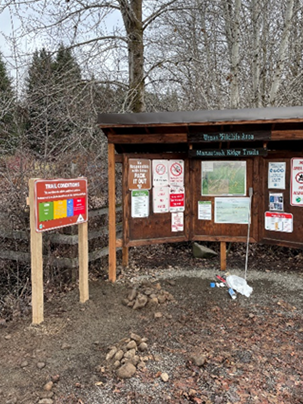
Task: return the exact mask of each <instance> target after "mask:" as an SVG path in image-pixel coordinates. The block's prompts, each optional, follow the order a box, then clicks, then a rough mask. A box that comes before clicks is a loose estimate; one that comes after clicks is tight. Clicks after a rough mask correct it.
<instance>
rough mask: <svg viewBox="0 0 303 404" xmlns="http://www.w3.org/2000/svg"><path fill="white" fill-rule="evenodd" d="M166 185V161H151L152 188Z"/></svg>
mask: <svg viewBox="0 0 303 404" xmlns="http://www.w3.org/2000/svg"><path fill="white" fill-rule="evenodd" d="M166 185H168V160H153V186H154V187H165V186H166Z"/></svg>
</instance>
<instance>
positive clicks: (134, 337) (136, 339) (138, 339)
mask: <svg viewBox="0 0 303 404" xmlns="http://www.w3.org/2000/svg"><path fill="white" fill-rule="evenodd" d="M130 337H131V339H133V340H134V341H136V342H137V343H139V344H140V342H141V340H142V338H141V337H140V335H138V334H135V333H133V332H132V333H131V334H130Z"/></svg>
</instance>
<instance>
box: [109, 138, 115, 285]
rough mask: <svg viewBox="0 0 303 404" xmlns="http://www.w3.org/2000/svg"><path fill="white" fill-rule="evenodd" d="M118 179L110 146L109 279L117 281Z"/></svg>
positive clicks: (112, 149)
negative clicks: (116, 189) (116, 190)
mask: <svg viewBox="0 0 303 404" xmlns="http://www.w3.org/2000/svg"><path fill="white" fill-rule="evenodd" d="M115 188H116V177H115V146H114V144H112V143H109V144H108V205H109V208H108V231H109V235H108V278H109V280H110V281H111V282H115V281H116V259H117V257H116V193H115Z"/></svg>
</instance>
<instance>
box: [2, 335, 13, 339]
mask: <svg viewBox="0 0 303 404" xmlns="http://www.w3.org/2000/svg"><path fill="white" fill-rule="evenodd" d="M4 338H5V339H7V340H8V339H11V338H12V336H11V335H9V334H8V335H6V336H5V337H4Z"/></svg>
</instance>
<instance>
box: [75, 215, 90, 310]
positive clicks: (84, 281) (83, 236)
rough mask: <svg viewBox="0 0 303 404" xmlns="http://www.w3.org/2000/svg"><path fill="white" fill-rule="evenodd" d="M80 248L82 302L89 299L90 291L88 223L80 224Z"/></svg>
mask: <svg viewBox="0 0 303 404" xmlns="http://www.w3.org/2000/svg"><path fill="white" fill-rule="evenodd" d="M78 248H79V292H80V303H84V302H86V301H87V300H88V299H89V291H88V225H87V222H86V223H80V224H78Z"/></svg>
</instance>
